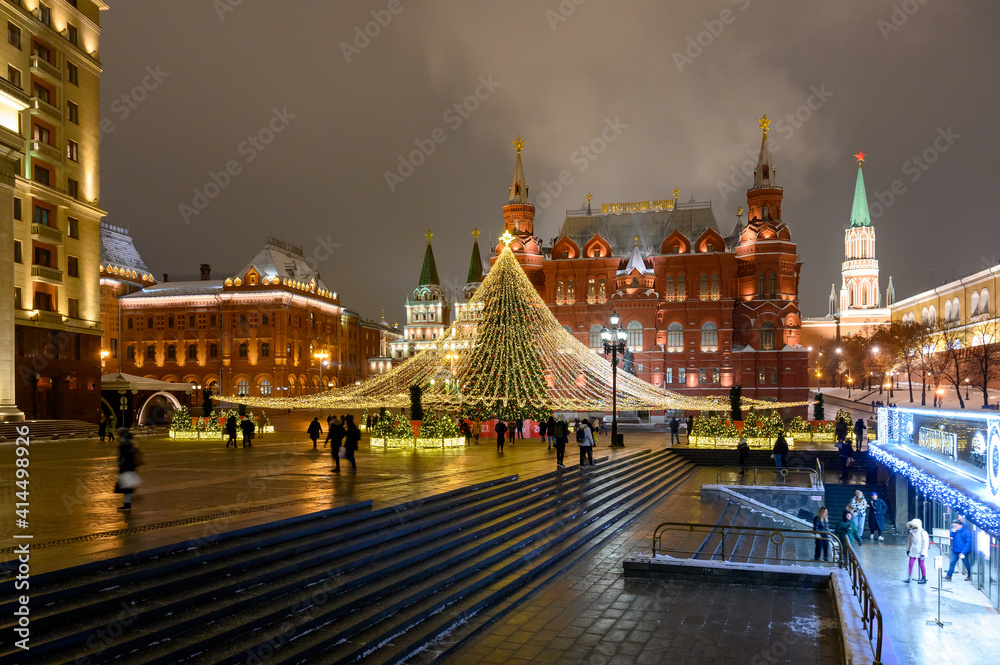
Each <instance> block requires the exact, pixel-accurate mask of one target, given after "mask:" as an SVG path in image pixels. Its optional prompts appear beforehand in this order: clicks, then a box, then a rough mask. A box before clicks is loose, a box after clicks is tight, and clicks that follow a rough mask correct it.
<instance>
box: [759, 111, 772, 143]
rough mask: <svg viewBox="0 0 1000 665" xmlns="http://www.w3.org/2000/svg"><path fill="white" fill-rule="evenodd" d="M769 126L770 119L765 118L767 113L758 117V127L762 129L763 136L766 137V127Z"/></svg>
mask: <svg viewBox="0 0 1000 665" xmlns="http://www.w3.org/2000/svg"><path fill="white" fill-rule="evenodd" d="M770 126H771V121H770V120H768V119H767V114H766V113H765V114H764V117H762V118H761V119H760V128H761V129H763V130H764V138H767V128H768V127H770Z"/></svg>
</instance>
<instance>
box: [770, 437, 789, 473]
mask: <svg viewBox="0 0 1000 665" xmlns="http://www.w3.org/2000/svg"><path fill="white" fill-rule="evenodd" d="M771 452H772V453H774V466H775V467H776V468H778V469H780V468H781V460H782V459H785V458H787V457H788V441H786V440H785V433H784V432H782V433H781V434H779V435H778V438H777V439H775V441H774V449H773V450H772V451H771Z"/></svg>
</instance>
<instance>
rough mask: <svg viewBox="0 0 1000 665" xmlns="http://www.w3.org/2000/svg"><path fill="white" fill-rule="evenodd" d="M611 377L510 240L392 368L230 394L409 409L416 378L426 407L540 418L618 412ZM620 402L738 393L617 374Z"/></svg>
mask: <svg viewBox="0 0 1000 665" xmlns="http://www.w3.org/2000/svg"><path fill="white" fill-rule="evenodd" d="M505 235H507V234H505ZM611 382H612V367H611V363H610V362H609V361H608V360H607V359H605V358H604V357H602V356H599V355H597V354H595V353H594V352H593V351H592V350H591V349H589V348H588V347H587V346H585V345H584V344H582V343H581V342H580V341H579V340H577V339H576V337H574V336H573V334H572V333H570V332H569V331H567V330H566V329H565V328H563V327H562V325H560V324H559V321H558V320H556V318H555V317H554V316H553V315H552V312H551V311H549V309H548V307H546V305H545V302H544V301H543V300H542V298H541V297H540V296H539V295H538V292H537V290H536V289H535V287H534V286H533V285H532V284H531V282H530V281H529V280H528V277H527V275H526V274H525V273H524V270H522V268H521V266H520V265H519V264H518V262H517V259H516V258H515V257H514V254H513V252H511V250H510V247H509V245H508V246H507V247H505V248H504V250H503V251H502V252H501V254H500V257H499V259H498V260H497V262H496V263H495V264H494V265H493V267H492V268H491V270H490V272H489V274H488V275H487V276H486V277H485V278H484V280H483V283H482V285H481V286H480V287H479V288H478V289H477V290H476V292H475V294H474V295H473V296H472V298H471V299H470V302H469V304H468V306H467V307H465V308H463V310H462V312H461V314H460V315H459V317H458V320H457V321H456V322H455V324H454V325H452V326H451V327H450V328H449V329H448V330H447V331H446V332H445V334H444V335H442V336H441V337H440V338H439V339H438V340H437V341H436V342H435V343H434V344H432V345H430V346H428V347H426V348H425V349H424V350H422V351H421V352H419V353H417V354H416V355H415V356H413V357H411V358H409V359H408V360H406V361H404V362H403V363H401V364H400V365H398V366H396V367H394V368H393V369H392V370H391V371H389V372H386V373H384V374H380V375H377V376H373V377H371V378H369V379H367V380H366V381H363V382H361V383H358V384H354V385H351V386H345V387H343V388H336V389H333V390H329V391H326V392H323V393H317V394H314V395H303V396H300V397H251V396H229V397H225V398H223V399H224V400H225V401H228V402H236V403H243V404H246V405H247V406H250V407H253V408H276V409H314V410H329V409H334V408H355V409H359V408H379V407H386V408H402V407H406V406H409V404H410V386H413V385H417V386H420V387H421V389H422V390H423V396H422V400H421V401H422V404H423V405H424V406H425V407H432V408H439V409H448V410H453V411H459V412H461V413H463V414H464V415H467V416H469V417H481V418H484V419H485V418H487V417H491V416H494V415H498V414H500V415H502V416H503V417H508V416H511V415H515V414H517V415H520V416H521V417H524V418H531V417H538V416H541V415H543V414H547V413H551V412H554V411H610V410H611ZM742 404H743V407H744V408H749V407H750V406H756V407H758V408H765V409H777V408H783V407H788V406H801V405H803V404H805V403H804V402H762V401H758V400H752V399H748V398H743V400H742ZM618 408H619V409H621V410H656V411H659V410H667V409H680V410H690V411H712V410H715V411H722V410H728V409H729V398H728V396H727V395H719V396H712V397H695V396H687V395H681V394H679V393H675V392H671V391H668V390H664V389H662V388H657V387H656V386H653V385H652V384H649V383H647V382H646V381H643V380H642V379H640V378H638V377H636V376H634V375H632V374H629V373H627V372H618Z"/></svg>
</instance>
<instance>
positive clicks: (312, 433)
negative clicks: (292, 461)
mask: <svg viewBox="0 0 1000 665" xmlns="http://www.w3.org/2000/svg"><path fill="white" fill-rule="evenodd" d="M306 432H308V433H309V438H310V439H312V442H313V449H315V448H316V442H317V441H318V440H319V435H320V434H322V433H323V428H322V426H321V425H320V424H319V418H313V420H312V422H311V423H309V429H307V430H306Z"/></svg>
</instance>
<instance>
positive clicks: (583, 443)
mask: <svg viewBox="0 0 1000 665" xmlns="http://www.w3.org/2000/svg"><path fill="white" fill-rule="evenodd" d="M576 445H578V446H580V466H581V467H583V466H584V464H585V462H586V461H589V462H590V466H594V433H593V432H591V431H590V422H588V421H587V420H584V421H583V422H582V423H580V424H579V426H578V427H577V429H576Z"/></svg>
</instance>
